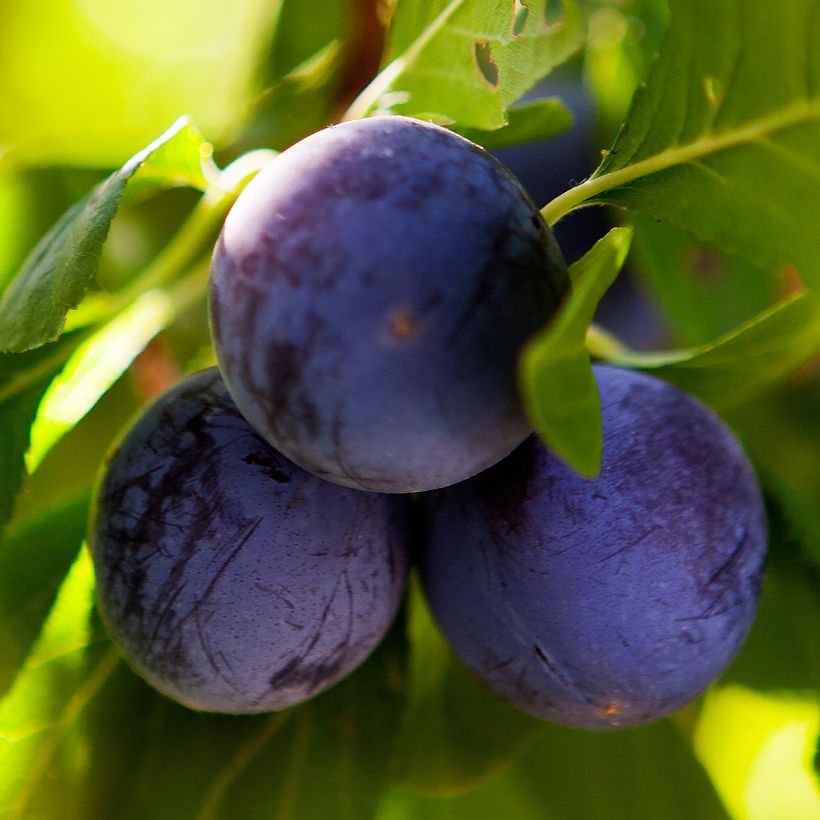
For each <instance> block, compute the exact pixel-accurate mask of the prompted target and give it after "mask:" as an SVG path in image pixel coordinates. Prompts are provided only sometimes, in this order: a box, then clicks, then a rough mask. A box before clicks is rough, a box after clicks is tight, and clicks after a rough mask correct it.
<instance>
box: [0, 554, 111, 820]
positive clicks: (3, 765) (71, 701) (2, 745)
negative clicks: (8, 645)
mask: <svg viewBox="0 0 820 820" xmlns="http://www.w3.org/2000/svg"><path fill="white" fill-rule="evenodd" d="M93 590H94V584H93V572H92V567H91V560H90V558H89V557H88V554H87V553H86V552H85V551H84V550H83V551H81V552H80V555H79V557H78V558H77V560H76V561H75V562H74V565H73V566H72V568H71V570H70V572H69V574H68V575H67V577H66V579H65V581H64V582H63V584H62V586H61V587H60V591H59V594H58V597H57V601H56V603H55V604H54V607H53V609H52V611H51V613H50V615H49V617H48V620H47V621H46V622H45V625H44V626H43V630H42V633H41V634H40V637H39V638H38V640H37V643H36V644H35V646H34V650H33V651H32V653H31V655H30V656H29V658H28V659H27V661H26V664H25V666H24V667H23V669H22V670H21V672H20V674H19V675H18V676H17V678H16V680H15V682H14V686H13V687H12V688H11V690H10V691H9V692H8V694H7V695H6V696H5V697H4V698H3V699H2V700H0V817H3V818H8V820H23V818H31V817H41V816H43V814H42V813H41V812H39V811H38V810H37V809H36V805H37V802H38V800H39V799H40V796H41V792H40V788H39V787H40V785H41V782H42V781H43V780H45V779H47V778H49V777H51V776H52V766H53V765H54V764H55V762H56V760H55V758H60V762H61V763H62V765H63V766H65V767H68V768H70V769H73V770H75V771H76V770H77V769H78V768H79V769H82V767H83V761H84V758H85V756H86V755H85V753H86V745H85V736H84V732H83V712H84V710H85V708H86V707H87V706H88V703H89V702H90V701H91V700H92V699H93V698H94V697H95V696H96V694H97V692H98V691H99V689H100V687H101V686H102V685H103V683H104V682H105V680H106V679H107V677H108V676H109V675H110V674H111V671H112V670H113V668H114V666H115V665H116V663H117V654H116V652H115V651H114V650H113V649H112V648H110V645H108V644H105V643H103V644H99V643H92V637H93V633H92V627H91V619H90V615H91V610H92V605H93ZM33 806H34V807H35V808H32V807H33ZM50 814H51V816H52V817H53V816H54V815H53V813H51V812H50ZM46 816H48V815H46Z"/></svg>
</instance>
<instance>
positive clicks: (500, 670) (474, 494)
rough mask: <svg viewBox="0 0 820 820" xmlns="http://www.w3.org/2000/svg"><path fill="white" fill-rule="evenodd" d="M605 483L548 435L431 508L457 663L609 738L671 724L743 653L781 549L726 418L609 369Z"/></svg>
mask: <svg viewBox="0 0 820 820" xmlns="http://www.w3.org/2000/svg"><path fill="white" fill-rule="evenodd" d="M596 378H597V381H598V387H599V390H600V393H601V399H602V404H603V425H604V454H603V467H602V469H601V473H600V476H599V477H598V478H597V479H595V480H588V479H585V478H583V477H581V476H580V475H578V474H576V473H575V472H573V471H572V470H571V469H569V468H568V467H567V466H566V465H565V464H564V463H563V462H561V461H560V460H559V459H557V458H555V457H554V456H552V455H551V454H550V453H549V452H548V451H547V449H546V448H545V447H544V445H543V444H542V443H541V442H540V441H539V440H538V439H537V438H535V437H532V438H530V439H528V440H527V441H526V442H525V443H524V444H523V445H522V446H521V447H519V448H518V449H517V450H516V451H515V452H514V453H513V454H512V455H511V456H510V457H509V458H507V459H505V460H504V461H503V462H501V463H500V464H499V465H497V466H496V467H494V468H492V469H491V470H489V471H487V472H486V473H484V474H482V475H480V476H478V477H476V478H474V479H472V480H471V481H468V482H465V483H464V484H460V485H458V486H456V487H452V488H448V489H447V490H442V491H441V492H439V493H436V494H431V500H430V510H429V511H430V513H431V530H430V533H429V541H428V543H427V546H426V549H425V551H424V555H423V560H422V565H423V578H424V583H425V587H426V590H427V595H428V597H429V601H430V604H431V607H432V609H433V612H434V614H435V616H436V618H437V620H438V622H439V624H440V626H441V628H442V630H443V631H444V634H445V635H446V637H447V638H448V639H449V641H450V642H451V643H452V645H453V647H454V648H455V650H456V651H457V652H458V654H459V655H460V656H461V658H462V659H463V660H464V662H465V663H466V664H467V666H469V667H470V668H471V669H472V670H473V671H474V672H475V673H476V675H478V677H479V678H481V679H482V680H483V681H484V682H485V683H486V684H487V685H488V686H489V687H490V688H491V689H493V690H494V691H495V692H496V693H497V694H499V695H500V696H502V697H503V698H506V699H507V700H508V701H510V702H512V703H513V704H515V705H516V706H519V707H520V708H522V709H524V710H526V711H527V712H530V713H532V714H534V715H537V716H539V717H543V718H547V719H549V720H552V721H555V722H557V723H563V724H566V725H569V726H582V727H587V728H594V729H605V728H613V727H618V726H633V725H637V724H641V723H646V722H649V721H652V720H656V719H658V718H660V717H663V716H664V715H667V714H669V713H670V712H672V711H674V710H675V709H678V708H679V707H681V706H683V705H684V704H686V703H688V702H689V701H691V700H692V699H693V698H694V697H696V696H697V695H698V694H699V693H700V692H702V691H703V690H704V689H705V687H706V686H707V685H708V684H709V683H710V682H711V681H712V680H713V679H714V678H715V677H717V676H718V675H719V674H720V673H721V671H722V670H723V669H724V668H725V667H726V665H727V664H728V663H729V661H730V660H731V659H732V657H733V656H734V655H735V652H736V651H737V649H738V647H739V646H740V643H741V642H742V641H743V639H744V637H745V636H746V634H747V632H748V630H749V627H750V625H751V622H752V618H753V616H754V612H755V607H756V604H757V598H758V592H759V587H760V578H761V571H762V566H763V559H764V553H765V547H766V523H765V514H764V509H763V504H762V501H761V496H760V490H759V488H758V484H757V481H756V479H755V476H754V473H753V471H752V468H751V466H750V464H749V462H748V460H747V458H746V456H745V455H744V453H743V450H742V449H741V447H740V445H739V444H738V442H737V440H736V439H735V438H734V436H733V435H732V434H731V432H730V431H729V430H728V429H727V428H726V427H725V426H724V425H723V423H722V422H721V421H720V420H719V419H718V418H717V416H715V415H714V414H713V413H712V412H711V411H710V410H708V409H707V408H706V407H704V406H703V405H702V404H700V403H699V402H697V401H695V400H694V399H692V398H690V397H688V396H686V395H684V394H683V393H681V392H680V391H678V390H677V389H675V388H673V387H670V386H669V385H668V384H666V383H664V382H662V381H659V380H657V379H654V378H651V377H649V376H646V375H642V374H639V373H634V372H630V371H628V370H619V369H615V368H611V367H598V368H596Z"/></svg>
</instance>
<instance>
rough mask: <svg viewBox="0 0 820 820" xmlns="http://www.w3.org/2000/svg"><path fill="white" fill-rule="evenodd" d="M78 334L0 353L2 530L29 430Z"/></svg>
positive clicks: (20, 480) (16, 488)
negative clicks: (16, 351)
mask: <svg viewBox="0 0 820 820" xmlns="http://www.w3.org/2000/svg"><path fill="white" fill-rule="evenodd" d="M78 336H79V334H71V335H66V336H65V337H63V338H62V339H60V341H59V342H55V343H54V344H51V345H47V346H46V347H42V348H40V349H38V350H33V351H30V352H29V353H22V354H17V355H14V354H8V353H7V354H0V531H2V528H3V526H4V525H5V523H6V522H7V521H8V520H9V518H10V517H11V513H12V509H13V506H14V499H15V497H16V496H17V493H18V492H19V491H20V487H21V485H22V483H23V476H24V474H25V461H24V456H25V453H26V450H27V449H28V446H29V430H30V428H31V422H32V420H33V419H34V416H35V414H36V412H37V406H38V405H39V403H40V399H41V398H42V395H43V393H44V392H45V390H46V388H47V387H48V385H49V382H50V381H51V379H52V378H53V376H54V374H55V373H56V372H57V371H58V370H59V369H60V367H61V366H62V364H63V362H65V360H66V359H67V358H68V356H69V355H70V352H71V350H72V349H73V348H74V346H75V345H76V344H77V342H78Z"/></svg>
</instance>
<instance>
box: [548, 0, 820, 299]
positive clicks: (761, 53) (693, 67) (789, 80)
mask: <svg viewBox="0 0 820 820" xmlns="http://www.w3.org/2000/svg"><path fill="white" fill-rule="evenodd" d="M818 181H820V2H818V0H792V1H791V2H789V3H782V2H780V0H754V2H751V3H750V2H746V0H672V2H671V3H670V21H669V28H668V31H667V36H666V39H665V41H664V44H663V47H662V48H661V53H660V56H659V59H658V60H657V62H656V63H655V65H654V69H653V71H652V72H651V74H650V77H649V80H648V82H647V84H646V86H645V87H644V88H643V89H641V90H640V91H639V92H638V93H637V94H636V96H635V100H634V103H633V106H632V109H631V111H630V114H629V117H628V118H627V121H626V123H625V124H624V126H623V128H622V129H621V131H620V133H619V135H618V137H617V138H616V140H615V143H614V145H613V146H612V149H611V150H610V151H609V152H608V153H607V155H606V156H605V158H604V160H603V162H602V163H601V165H600V166H599V168H598V169H597V170H596V171H595V173H594V174H593V175H592V177H591V178H590V179H589V180H588V181H586V182H584V183H582V184H581V185H579V186H577V187H576V188H573V189H571V190H569V191H567V192H566V193H565V194H562V195H561V196H559V197H557V198H556V199H555V200H553V202H552V203H550V204H549V205H547V206H546V207H545V208H544V209H543V214H544V216H545V218H546V219H547V221H548V222H550V223H554V222H555V221H556V220H557V219H559V218H560V217H561V216H562V215H563V214H565V213H567V212H568V211H570V210H572V209H573V208H575V207H578V206H580V205H586V204H591V203H608V204H611V205H615V206H617V207H620V208H628V209H634V210H637V211H641V212H643V213H646V214H648V215H650V216H652V217H655V218H657V219H664V220H669V221H670V222H673V223H675V224H677V225H678V226H680V227H682V228H685V229H686V230H688V231H690V232H691V233H693V234H694V235H695V236H697V237H698V238H699V239H700V240H702V241H705V242H708V243H710V244H714V245H716V246H718V247H720V248H721V249H723V250H725V251H727V252H728V253H731V254H735V255H738V256H741V257H743V258H744V259H746V260H749V261H750V262H752V263H753V264H755V265H757V266H759V267H763V268H764V269H767V270H770V271H772V272H774V271H777V270H780V269H782V268H783V267H785V266H787V265H792V266H794V267H796V269H797V270H798V272H799V273H800V275H801V276H803V278H804V279H805V281H806V282H807V283H808V284H818V283H820V266H818V265H817V259H818V256H820V231H818V230H817V224H818V221H820V204H818V203H819V202H820V200H818V197H817V195H816V192H817V185H818Z"/></svg>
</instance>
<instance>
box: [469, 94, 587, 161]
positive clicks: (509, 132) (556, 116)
mask: <svg viewBox="0 0 820 820" xmlns="http://www.w3.org/2000/svg"><path fill="white" fill-rule="evenodd" d="M507 114H508V122H507V124H506V125H505V126H504V127H503V128H499V129H497V130H496V131H481V130H479V129H477V128H455V129H454V130H456V131H458V133H459V134H461V135H462V136H463V137H467V139H469V140H472V141H473V142H477V143H478V144H479V145H482V146H484V148H486V149H487V150H488V151H490V150H494V149H496V148H505V147H507V146H510V145H521V144H523V143H526V142H540V141H541V140H548V139H552V138H553V137H557V136H558V135H559V134H563V133H564V132H565V131H568V130H569V129H570V128H571V127H572V122H573V116H572V111H570V110H569V108H567V106H566V105H565V104H564V103H563V102H562V101H561V100H560V99H559V98H558V97H547V98H545V99H541V100H534V101H533V102H528V103H524V104H523V105H517V106H515V107H514V108H511V109H510V110H509V111H508V112H507Z"/></svg>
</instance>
